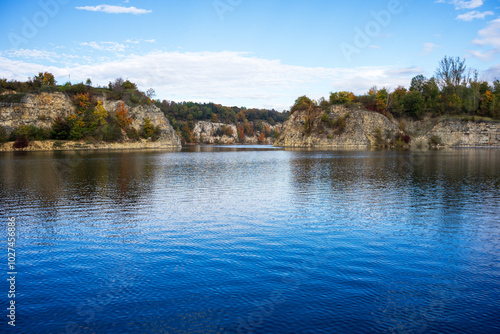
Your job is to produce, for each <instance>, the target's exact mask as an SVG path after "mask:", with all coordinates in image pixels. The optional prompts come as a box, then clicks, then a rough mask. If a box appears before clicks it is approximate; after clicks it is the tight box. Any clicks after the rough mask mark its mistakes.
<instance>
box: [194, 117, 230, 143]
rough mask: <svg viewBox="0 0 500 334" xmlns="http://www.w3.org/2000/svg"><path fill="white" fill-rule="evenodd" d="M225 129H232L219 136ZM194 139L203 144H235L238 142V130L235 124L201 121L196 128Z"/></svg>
mask: <svg viewBox="0 0 500 334" xmlns="http://www.w3.org/2000/svg"><path fill="white" fill-rule="evenodd" d="M223 127H226V128H227V129H230V131H226V133H225V134H222V135H217V131H218V130H221V131H220V132H222V129H223ZM193 131H194V139H195V141H196V142H198V143H201V144H224V145H226V144H235V143H237V142H238V130H237V129H236V126H235V125H234V124H224V123H213V122H206V121H199V122H197V123H196V124H195V126H194V129H193Z"/></svg>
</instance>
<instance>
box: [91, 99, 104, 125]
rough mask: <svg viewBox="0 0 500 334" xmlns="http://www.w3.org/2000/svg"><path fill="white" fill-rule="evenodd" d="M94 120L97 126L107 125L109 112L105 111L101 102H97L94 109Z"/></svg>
mask: <svg viewBox="0 0 500 334" xmlns="http://www.w3.org/2000/svg"><path fill="white" fill-rule="evenodd" d="M93 116H94V119H95V122H96V124H97V126H101V125H104V124H106V117H108V112H107V111H106V109H104V106H103V105H102V102H101V101H98V102H97V106H96V107H95V109H94V115H93Z"/></svg>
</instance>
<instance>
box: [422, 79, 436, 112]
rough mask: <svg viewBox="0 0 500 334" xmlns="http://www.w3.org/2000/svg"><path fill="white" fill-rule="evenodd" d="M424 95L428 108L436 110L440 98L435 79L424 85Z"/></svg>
mask: <svg viewBox="0 0 500 334" xmlns="http://www.w3.org/2000/svg"><path fill="white" fill-rule="evenodd" d="M422 95H423V97H424V99H425V106H426V108H428V109H432V110H436V108H437V100H438V97H439V87H438V85H437V83H436V79H435V78H434V77H432V78H430V79H429V80H427V81H426V82H425V83H424V85H423V91H422Z"/></svg>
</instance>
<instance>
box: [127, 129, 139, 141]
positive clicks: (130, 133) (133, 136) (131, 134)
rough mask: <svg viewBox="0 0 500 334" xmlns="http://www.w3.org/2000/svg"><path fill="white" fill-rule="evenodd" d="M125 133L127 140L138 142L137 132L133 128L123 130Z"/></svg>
mask: <svg viewBox="0 0 500 334" xmlns="http://www.w3.org/2000/svg"><path fill="white" fill-rule="evenodd" d="M125 131H126V133H127V137H128V139H130V140H135V141H137V140H139V138H140V137H139V131H137V130H136V129H135V128H127V130H125Z"/></svg>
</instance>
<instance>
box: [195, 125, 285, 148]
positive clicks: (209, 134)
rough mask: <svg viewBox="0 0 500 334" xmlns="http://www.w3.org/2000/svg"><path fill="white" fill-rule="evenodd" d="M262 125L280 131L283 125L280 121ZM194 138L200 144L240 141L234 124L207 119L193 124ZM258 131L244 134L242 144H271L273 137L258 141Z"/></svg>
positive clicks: (236, 142) (234, 142)
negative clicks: (249, 134)
mask: <svg viewBox="0 0 500 334" xmlns="http://www.w3.org/2000/svg"><path fill="white" fill-rule="evenodd" d="M262 125H263V126H264V127H267V128H269V130H270V131H277V132H281V131H282V127H283V125H282V124H281V123H279V124H276V125H270V124H268V123H266V122H262ZM193 132H194V139H195V141H196V142H197V143H200V144H212V145H213V144H223V145H227V144H238V143H240V141H239V138H238V129H237V128H236V125H235V124H224V123H214V122H207V121H199V122H197V123H196V124H195V126H194V129H193ZM259 135H260V132H259V131H256V132H255V135H253V136H244V137H243V143H244V144H265V145H272V144H273V141H274V139H273V138H272V137H266V138H264V140H262V141H259Z"/></svg>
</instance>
